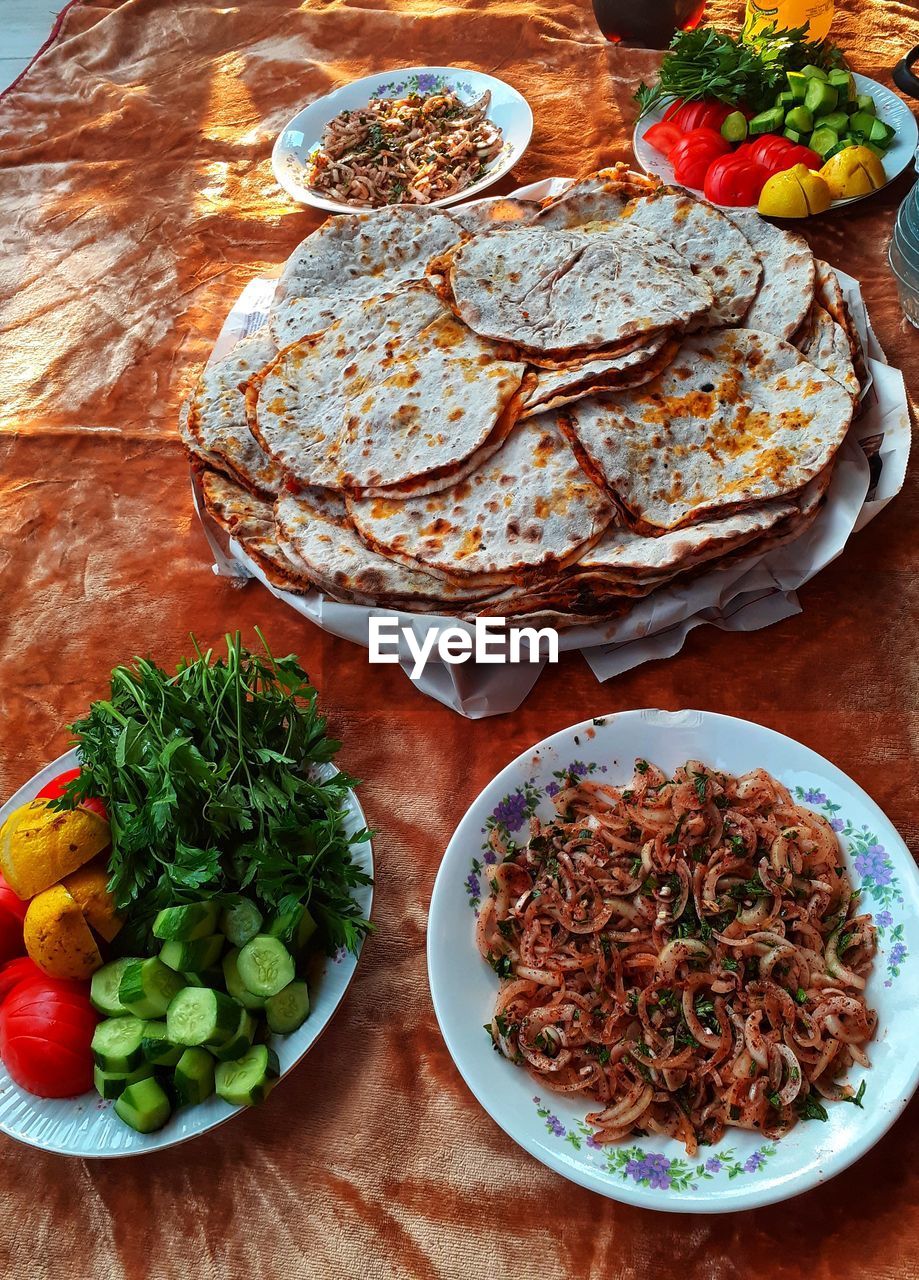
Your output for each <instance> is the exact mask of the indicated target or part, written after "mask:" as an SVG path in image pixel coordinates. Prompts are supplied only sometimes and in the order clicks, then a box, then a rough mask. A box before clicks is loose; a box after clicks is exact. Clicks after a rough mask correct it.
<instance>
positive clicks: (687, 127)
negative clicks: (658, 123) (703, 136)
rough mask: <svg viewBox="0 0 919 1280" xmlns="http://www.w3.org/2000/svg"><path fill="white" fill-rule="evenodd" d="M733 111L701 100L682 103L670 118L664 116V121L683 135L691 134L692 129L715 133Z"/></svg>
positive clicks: (724, 106) (720, 103)
mask: <svg viewBox="0 0 919 1280" xmlns="http://www.w3.org/2000/svg"><path fill="white" fill-rule="evenodd" d="M734 110H735V108H734V107H729V106H727V105H726V104H725V103H723V102H712V101H708V102H706V101H705V100H704V99H703V100H702V101H701V102H684V103H683V104H682V106H681V107H680V109H679V110H678V111H675V112H674V113H673V115H672V116H669V117H666V116H665V119H666V120H667V121H668V123H669V124H675V125H676V126H677V128H678V129H682V130H683V132H684V133H691V132H692V130H693V129H714V130H715V131H716V132H717V131H719V130H720V129H721V126H722V125H723V124H724V122H725V120H727V118H728V116H729V115H730V114H731V112H732V111H734Z"/></svg>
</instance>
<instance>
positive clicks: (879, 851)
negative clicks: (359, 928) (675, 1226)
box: [428, 711, 919, 1213]
mask: <svg viewBox="0 0 919 1280" xmlns="http://www.w3.org/2000/svg"><path fill="white" fill-rule="evenodd" d="M636 756H638V757H644V758H646V759H648V760H651V761H653V762H654V763H655V764H659V765H661V767H662V768H663V769H665V770H672V769H674V768H675V767H676V766H677V765H679V764H682V763H684V762H685V761H686V760H687V759H698V760H703V761H705V762H706V763H707V764H710V765H712V766H714V767H715V768H719V769H724V770H727V771H729V772H731V773H742V772H744V771H746V770H747V769H751V768H754V767H756V766H757V765H761V766H762V767H763V768H765V769H768V770H769V772H770V773H772V774H774V775H775V776H776V777H777V778H779V779H780V780H781V781H782V782H784V783H785V785H786V786H787V787H789V788H790V789H791V790H792V793H793V794H794V796H795V798H796V799H797V800H798V801H799V802H800V803H802V804H805V805H808V806H810V807H811V808H813V809H815V810H816V811H817V812H819V813H822V814H824V815H825V816H826V817H827V818H829V820H830V821H831V822H832V823H833V825H834V827H835V828H836V829H837V830H838V832H839V834H840V838H841V840H842V842H843V845H844V847H845V848H846V849H847V851H848V861H849V869H850V871H851V872H852V875H853V879H854V881H855V883H856V886H857V885H858V884H859V882H860V883H861V888H862V892H863V901H864V902H865V907H866V910H870V911H871V912H872V914H873V915H874V919H875V923H876V924H877V926H878V934H879V952H878V956H877V958H876V960H875V967H874V971H873V973H872V977H871V979H870V981H869V984H868V998H869V1000H870V1002H871V1004H872V1005H873V1007H874V1008H876V1009H877V1010H878V1013H879V1015H880V1021H879V1028H878V1033H877V1037H876V1039H875V1041H874V1042H873V1044H872V1046H871V1050H870V1054H871V1059H872V1067H871V1070H869V1071H862V1070H857V1071H853V1072H852V1073H851V1074H850V1077H849V1078H850V1079H851V1080H852V1082H853V1083H854V1084H856V1085H858V1083H859V1082H860V1080H861V1079H862V1078H864V1080H865V1081H866V1092H865V1101H864V1110H859V1109H857V1108H856V1107H854V1106H850V1105H846V1104H844V1103H836V1104H832V1103H831V1104H830V1105H829V1106H828V1107H827V1110H828V1111H829V1113H830V1118H829V1120H828V1121H827V1122H826V1123H820V1122H819V1121H808V1122H802V1123H800V1124H798V1125H796V1127H795V1128H794V1129H793V1130H792V1131H791V1133H790V1134H788V1135H787V1136H786V1137H784V1138H782V1139H781V1141H779V1142H775V1143H769V1142H764V1141H763V1138H762V1136H761V1135H754V1134H750V1133H747V1132H744V1131H741V1130H739V1129H738V1130H733V1129H729V1130H728V1132H727V1133H726V1134H725V1137H724V1139H723V1141H722V1142H721V1143H720V1144H719V1145H718V1147H716V1148H713V1147H706V1148H702V1150H701V1151H700V1153H699V1155H698V1157H697V1158H696V1159H695V1160H691V1161H690V1160H687V1158H686V1153H685V1150H684V1148H683V1146H682V1144H680V1143H677V1142H674V1141H672V1140H669V1139H665V1138H659V1137H653V1138H640V1139H636V1140H635V1143H634V1144H632V1145H630V1144H627V1143H624V1144H621V1145H617V1146H606V1147H596V1148H595V1147H591V1145H590V1144H589V1142H588V1138H589V1136H590V1132H591V1131H590V1129H589V1128H588V1126H586V1125H585V1124H584V1123H583V1118H584V1115H585V1113H586V1112H587V1111H588V1110H590V1106H591V1104H590V1103H589V1102H588V1101H586V1100H584V1099H582V1100H580V1101H578V1100H576V1099H571V1098H568V1097H566V1096H565V1095H561V1094H553V1093H551V1091H548V1090H545V1089H542V1088H541V1087H540V1085H539V1084H537V1082H536V1081H535V1080H534V1079H533V1077H532V1076H530V1075H529V1073H528V1072H526V1071H524V1070H523V1068H521V1067H517V1066H514V1065H513V1064H512V1063H510V1062H508V1061H507V1060H506V1059H504V1058H502V1057H501V1056H500V1055H499V1054H497V1053H495V1052H494V1050H493V1049H492V1046H491V1037H490V1036H489V1035H488V1034H487V1033H486V1032H485V1031H484V1029H483V1024H484V1023H485V1022H487V1021H489V1020H490V1018H491V1014H492V1010H493V1008H494V1001H495V995H496V994H497V991H498V979H497V978H496V976H495V974H494V972H493V971H492V969H491V968H490V967H489V966H488V965H487V964H486V963H485V962H484V961H483V960H482V958H481V957H480V955H479V953H478V950H477V948H476V945H475V939H474V926H475V910H476V908H477V907H478V904H479V900H480V893H481V888H482V880H483V878H485V877H487V876H488V862H489V860H491V861H494V855H493V854H492V853H491V852H490V850H489V847H488V843H487V832H488V829H489V828H490V827H492V826H494V825H495V824H496V823H500V824H503V825H504V826H505V827H506V828H507V829H508V830H509V831H510V833H511V834H516V833H519V832H520V831H521V830H522V829H523V828H524V827H525V825H526V822H527V820H528V818H529V816H530V815H531V814H532V813H534V812H536V813H539V814H540V815H543V816H548V815H549V814H550V813H552V812H554V810H553V809H552V806H551V802H550V801H549V800H547V798H546V792H547V789H548V792H549V794H550V795H551V794H552V792H553V789H555V790H557V789H558V783H559V779H560V778H563V777H564V776H565V775H566V773H567V772H568V771H569V770H572V769H573V770H574V771H575V772H577V773H581V774H584V775H593V776H597V777H602V778H603V779H604V780H608V781H610V782H613V783H622V782H624V781H625V780H626V779H628V778H629V777H631V774H632V766H633V762H634V759H635V757H636ZM917 951H919V873H917V871H916V867H915V865H914V863H913V860H912V858H911V857H910V854H909V851H908V850H907V848H906V846H905V845H904V843H903V841H902V840H901V839H900V837H899V836H898V835H897V832H896V831H895V830H894V828H893V827H892V826H891V824H890V823H889V822H888V820H887V819H886V818H885V817H884V814H883V813H882V812H881V810H880V809H879V808H878V807H877V805H876V804H875V803H874V801H873V800H871V799H870V797H869V796H867V795H866V794H865V792H864V791H862V790H861V788H860V787H858V786H856V785H855V783H854V782H852V781H851V779H849V778H847V777H846V775H845V774H844V773H841V772H840V770H839V769H837V768H836V767H835V766H834V765H832V764H830V763H829V761H827V760H824V759H823V758H822V757H821V756H818V755H817V754H816V753H815V752H813V751H811V750H809V749H808V748H807V747H804V746H802V745H801V744H800V743H798V742H794V741H793V740H792V739H791V738H786V737H784V736H783V735H782V734H780V733H776V732H774V731H773V730H772V729H766V728H764V727H763V726H762V725H757V724H752V723H750V722H749V721H746V720H736V719H733V718H732V717H730V716H721V715H714V714H711V713H709V712H703V711H679V712H675V713H673V712H667V711H626V712H621V713H619V714H616V715H609V716H604V717H601V718H600V719H597V720H585V721H584V722H583V723H582V724H579V725H573V726H572V727H571V728H570V729H565V730H563V731H562V732H561V733H557V734H555V735H554V736H553V737H551V738H547V739H546V740H545V741H544V742H541V743H538V744H537V745H536V746H535V747H533V748H531V749H530V750H529V751H525V752H524V753H523V754H522V755H521V756H518V758H517V759H516V760H514V761H512V762H511V764H509V765H508V766H507V768H505V769H503V770H502V771H501V772H500V773H499V774H498V776H497V777H496V778H495V779H494V781H492V782H490V783H489V785H488V786H487V787H486V788H485V790H484V791H483V792H482V794H481V795H480V796H479V797H478V799H477V800H475V801H474V802H473V803H472V805H471V806H470V808H469V810H468V812H467V813H466V816H465V817H464V818H463V820H462V822H461V823H460V825H459V826H458V827H457V829H456V833H455V835H454V836H453V839H452V840H451V841H450V844H449V847H448V849H447V852H446V854H445V855H444V859H443V862H442V863H441V866H440V870H439V872H438V874H437V881H436V883H435V885H434V894H433V897H432V899H431V912H430V917H429V921H428V977H429V980H430V984H431V995H432V997H433V1000H434V1008H435V1011H436V1013H437V1019H438V1022H439V1023H440V1029H441V1031H442V1032H443V1036H444V1039H445V1040H446V1042H447V1047H448V1049H449V1050H450V1053H451V1054H452V1056H453V1060H454V1061H455V1063H456V1065H457V1067H458V1068H459V1070H460V1073H461V1074H462V1076H463V1078H464V1079H465V1081H466V1083H467V1084H468V1086H469V1088H470V1089H471V1090H472V1092H473V1093H474V1094H475V1096H476V1098H477V1099H478V1100H479V1102H480V1103H481V1104H482V1106H483V1107H484V1108H485V1110H486V1111H487V1112H488V1113H489V1115H490V1116H491V1117H492V1118H493V1119H494V1120H495V1121H497V1123H498V1124H499V1125H500V1126H501V1128H502V1129H504V1130H505V1131H506V1132H507V1133H508V1134H510V1136H511V1137H512V1138H513V1139H514V1141H515V1142H518V1143H519V1144H520V1146H522V1147H523V1148H524V1150H526V1151H528V1152H529V1153H530V1154H531V1155H533V1156H535V1157H536V1159H537V1160H540V1161H542V1163H543V1164H545V1165H548V1166H549V1168H551V1169H554V1170H555V1171H556V1172H557V1173H560V1174H562V1175H563V1176H564V1177H566V1178H570V1179H571V1181H572V1182H578V1183H580V1184H581V1185H582V1186H585V1187H589V1188H590V1189H591V1190H593V1191H599V1192H600V1193H601V1194H602V1195H605V1196H610V1197H611V1198H612V1199H614V1200H623V1201H626V1202H628V1203H632V1204H639V1205H643V1206H644V1207H645V1208H648V1209H663V1210H667V1211H669V1212H672V1213H725V1212H728V1211H730V1210H734V1209H752V1208H755V1207H756V1206H758V1205H764V1204H771V1203H773V1202H775V1201H777V1200H785V1199H788V1198H789V1197H790V1196H794V1195H798V1194H799V1193H800V1192H802V1191H807V1190H809V1189H810V1188H811V1187H814V1186H817V1185H818V1184H819V1183H822V1182H825V1181H826V1180H827V1179H828V1178H831V1177H833V1175H834V1174H837V1173H839V1172H840V1171H841V1170H843V1169H845V1168H846V1167H847V1166H848V1165H850V1164H852V1163H853V1161H855V1160H857V1159H858V1158H859V1157H860V1156H862V1155H864V1154H865V1152H866V1151H868V1150H869V1148H870V1147H872V1146H873V1145H874V1144H875V1143H876V1142H877V1141H878V1139H879V1138H880V1137H881V1136H882V1135H883V1134H884V1133H885V1132H886V1131H887V1129H889V1128H890V1126H891V1125H892V1124H893V1122H894V1120H896V1118H897V1116H898V1115H899V1114H900V1112H901V1111H902V1110H903V1108H904V1107H905V1106H906V1104H907V1102H908V1101H909V1099H910V1098H911V1096H912V1094H913V1092H914V1091H915V1089H916V1086H917V1083H919V1048H917V1045H916V1039H915V1034H914V1020H915V1003H916V996H917V970H916V965H915V960H914V957H915V955H916V953H917Z"/></svg>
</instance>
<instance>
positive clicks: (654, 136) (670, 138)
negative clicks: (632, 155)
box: [645, 120, 683, 156]
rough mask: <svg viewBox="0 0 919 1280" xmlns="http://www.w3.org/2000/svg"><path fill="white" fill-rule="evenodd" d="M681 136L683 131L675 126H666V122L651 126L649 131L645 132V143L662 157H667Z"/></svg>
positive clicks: (662, 121)
mask: <svg viewBox="0 0 919 1280" xmlns="http://www.w3.org/2000/svg"><path fill="white" fill-rule="evenodd" d="M682 136H683V130H682V129H678V128H677V126H676V125H675V124H668V123H667V121H666V120H661V122H660V123H659V124H652V126H651V128H650V129H646V130H645V142H647V144H648V146H650V147H653V148H654V150H655V151H659V152H660V153H661V155H662V156H669V155H670V152H671V151H672V150H673V148H674V147H675V146H676V144H677V143H678V142H679V141H680V139H681V138H682Z"/></svg>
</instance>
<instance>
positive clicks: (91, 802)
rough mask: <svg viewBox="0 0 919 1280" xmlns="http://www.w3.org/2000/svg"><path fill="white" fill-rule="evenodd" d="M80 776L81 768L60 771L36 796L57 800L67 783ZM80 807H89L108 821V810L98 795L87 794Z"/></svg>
mask: <svg viewBox="0 0 919 1280" xmlns="http://www.w3.org/2000/svg"><path fill="white" fill-rule="evenodd" d="M79 776H80V770H79V769H67V770H65V772H64V773H59V774H58V775H57V777H56V778H52V779H51V781H50V782H46V783H45V785H44V786H43V787H42V789H41V791H39V793H38V795H37V796H36V797H35V798H36V800H57V798H58V797H59V796H62V795H63V794H64V791H65V790H66V788H67V784H68V783H69V782H73V780H74V778H78V777H79ZM80 808H81V809H89V811H90V813H95V814H98V815H99V817H100V818H102V819H103V821H104V822H108V810H107V809H106V807H105V805H104V804H103V802H102V801H101V800H99V799H98V798H97V797H96V796H87V798H86V799H85V800H82V801H81V802H80Z"/></svg>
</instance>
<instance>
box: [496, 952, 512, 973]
mask: <svg viewBox="0 0 919 1280" xmlns="http://www.w3.org/2000/svg"><path fill="white" fill-rule="evenodd" d="M491 967H492V968H493V969H494V971H495V973H496V974H497V975H498V977H499V978H509V977H510V976H511V974H512V973H513V967H512V962H511V958H510V956H509V955H503V956H498V957H497V958H496V959H494V960H492V961H491Z"/></svg>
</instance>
